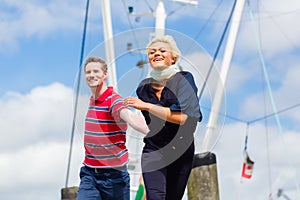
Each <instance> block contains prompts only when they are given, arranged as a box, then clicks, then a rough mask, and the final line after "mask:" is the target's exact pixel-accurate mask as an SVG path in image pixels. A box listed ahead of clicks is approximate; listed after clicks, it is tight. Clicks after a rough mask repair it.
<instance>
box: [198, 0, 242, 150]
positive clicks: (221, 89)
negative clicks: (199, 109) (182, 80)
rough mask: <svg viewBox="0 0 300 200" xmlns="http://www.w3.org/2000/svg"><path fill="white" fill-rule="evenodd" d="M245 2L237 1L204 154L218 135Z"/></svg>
mask: <svg viewBox="0 0 300 200" xmlns="http://www.w3.org/2000/svg"><path fill="white" fill-rule="evenodd" d="M244 4H245V0H237V3H236V7H235V10H234V13H233V17H232V22H231V26H230V30H229V34H228V39H227V44H226V48H225V53H224V57H223V61H222V65H221V72H220V80H219V81H218V85H217V90H216V93H215V96H214V99H213V104H212V109H211V112H210V116H209V120H208V124H207V129H206V134H205V138H204V141H203V144H202V152H208V151H211V149H212V147H213V145H214V143H215V141H216V139H217V137H218V133H217V131H216V130H215V128H216V125H217V120H218V113H219V110H220V106H221V102H222V98H223V95H224V87H225V84H226V79H227V74H228V71H229V67H230V62H231V58H232V54H233V50H234V46H235V42H236V37H237V33H238V30H239V25H240V21H241V17H242V13H243V9H244Z"/></svg>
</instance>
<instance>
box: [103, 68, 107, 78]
mask: <svg viewBox="0 0 300 200" xmlns="http://www.w3.org/2000/svg"><path fill="white" fill-rule="evenodd" d="M103 74H104V76H105V78H106V77H107V76H108V70H106V71H105V72H103Z"/></svg>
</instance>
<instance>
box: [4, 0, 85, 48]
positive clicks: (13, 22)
mask: <svg viewBox="0 0 300 200" xmlns="http://www.w3.org/2000/svg"><path fill="white" fill-rule="evenodd" d="M1 4H2V6H1V7H2V9H1V8H0V10H1V14H0V19H1V20H0V26H1V30H0V35H1V36H2V37H1V38H0V46H1V49H0V51H8V50H15V49H17V48H18V43H19V40H21V39H24V38H25V39H27V38H30V37H33V36H34V37H37V38H39V37H45V36H47V37H50V36H51V34H53V33H59V34H61V33H64V32H66V31H68V30H69V31H70V30H81V29H82V23H83V16H84V9H83V8H84V5H83V4H78V3H76V4H75V3H73V2H72V1H49V2H47V1H44V2H43V3H42V2H39V1H36V0H27V1H21V2H20V1H16V0H12V1H10V0H2V1H1Z"/></svg>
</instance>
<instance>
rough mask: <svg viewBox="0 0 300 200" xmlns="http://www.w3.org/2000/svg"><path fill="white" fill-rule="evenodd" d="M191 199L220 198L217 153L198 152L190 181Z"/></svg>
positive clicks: (189, 194)
mask: <svg viewBox="0 0 300 200" xmlns="http://www.w3.org/2000/svg"><path fill="white" fill-rule="evenodd" d="M188 199H189V200H219V187H218V175H217V162H216V156H215V154H213V153H211V152H205V153H200V154H196V155H195V157H194V165H193V169H192V172H191V175H190V177H189V181H188Z"/></svg>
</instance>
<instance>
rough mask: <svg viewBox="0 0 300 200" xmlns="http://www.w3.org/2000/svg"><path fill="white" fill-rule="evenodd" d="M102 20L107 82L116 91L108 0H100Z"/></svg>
mask: <svg viewBox="0 0 300 200" xmlns="http://www.w3.org/2000/svg"><path fill="white" fill-rule="evenodd" d="M101 8H102V20H103V32H104V41H105V53H106V62H107V64H108V65H109V66H108V84H109V85H112V86H114V89H115V90H116V91H118V88H117V78H116V76H117V75H116V64H115V60H114V59H115V54H114V40H113V31H112V23H111V13H110V0H102V6H101Z"/></svg>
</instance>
